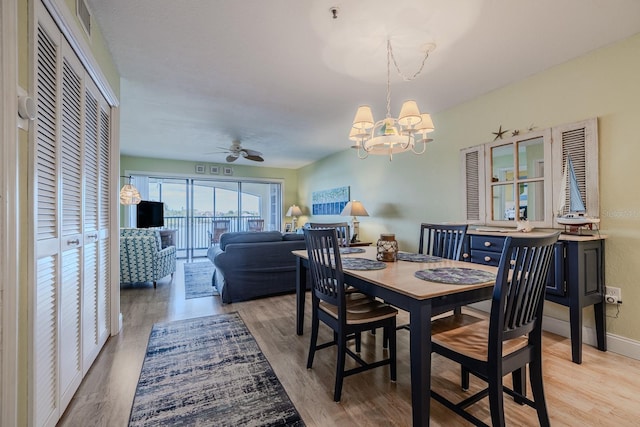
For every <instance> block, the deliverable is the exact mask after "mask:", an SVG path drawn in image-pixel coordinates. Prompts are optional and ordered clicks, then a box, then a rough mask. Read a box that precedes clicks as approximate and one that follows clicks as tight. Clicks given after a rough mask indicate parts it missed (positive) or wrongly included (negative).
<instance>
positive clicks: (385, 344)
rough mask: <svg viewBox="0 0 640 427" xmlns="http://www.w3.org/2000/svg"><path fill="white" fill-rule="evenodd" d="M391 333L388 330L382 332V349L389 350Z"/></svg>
mask: <svg viewBox="0 0 640 427" xmlns="http://www.w3.org/2000/svg"><path fill="white" fill-rule="evenodd" d="M389 338H390V337H389V331H388V330H387V328H384V329H383V330H382V348H389Z"/></svg>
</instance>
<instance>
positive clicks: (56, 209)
mask: <svg viewBox="0 0 640 427" xmlns="http://www.w3.org/2000/svg"><path fill="white" fill-rule="evenodd" d="M46 18H47V17H42V18H41V19H39V21H38V24H37V28H36V38H35V45H36V47H35V54H36V78H35V79H36V81H35V87H36V105H37V111H38V116H37V120H36V121H35V122H34V125H35V126H34V130H35V144H34V152H35V153H34V157H35V160H34V168H33V171H34V177H33V179H34V184H35V185H34V191H35V206H34V221H35V227H34V229H35V231H34V234H35V243H36V244H35V258H36V260H35V263H36V267H35V274H34V276H35V278H34V287H35V292H34V301H33V303H32V307H33V311H34V312H33V314H32V317H33V330H32V337H31V341H32V346H31V347H32V350H31V353H32V361H31V364H32V365H33V366H32V369H31V371H32V372H33V379H32V382H31V384H30V387H31V389H32V391H31V393H30V395H31V399H30V401H29V413H30V415H31V418H30V424H31V425H34V426H46V425H55V424H56V421H57V420H58V416H59V415H58V414H59V411H60V393H59V387H58V379H59V367H58V343H59V335H58V330H59V328H58V321H59V315H58V300H59V298H60V294H59V292H60V274H61V273H60V272H61V268H60V267H61V256H60V225H59V221H60V204H59V195H60V188H59V182H58V177H59V172H60V153H59V151H60V144H59V143H58V141H59V138H60V116H59V114H60V107H59V104H60V99H61V97H60V93H61V89H60V85H59V82H58V68H59V63H60V58H61V56H62V54H61V47H60V36H59V35H58V29H57V28H56V27H55V25H53V22H52V21H51V19H46Z"/></svg>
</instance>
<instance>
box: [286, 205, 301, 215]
mask: <svg viewBox="0 0 640 427" xmlns="http://www.w3.org/2000/svg"><path fill="white" fill-rule="evenodd" d="M300 215H302V210H301V209H300V208H299V207H298V206H296V205H291V207H290V208H289V210H288V211H287V213H286V215H285V216H300Z"/></svg>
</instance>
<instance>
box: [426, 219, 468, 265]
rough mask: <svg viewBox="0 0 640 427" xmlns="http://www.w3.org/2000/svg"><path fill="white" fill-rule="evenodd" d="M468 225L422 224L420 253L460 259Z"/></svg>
mask: <svg viewBox="0 0 640 427" xmlns="http://www.w3.org/2000/svg"><path fill="white" fill-rule="evenodd" d="M467 227H468V226H467V224H458V225H448V224H447V225H445V224H427V223H423V224H421V225H420V243H419V244H418V253H421V254H426V255H433V256H438V257H441V258H447V259H453V260H459V259H460V255H461V253H462V244H463V243H464V238H465V236H466V235H467Z"/></svg>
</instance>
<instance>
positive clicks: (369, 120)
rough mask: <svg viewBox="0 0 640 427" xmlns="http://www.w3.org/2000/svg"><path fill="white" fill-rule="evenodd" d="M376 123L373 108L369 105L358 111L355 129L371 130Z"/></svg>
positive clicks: (360, 107) (361, 107) (354, 123)
mask: <svg viewBox="0 0 640 427" xmlns="http://www.w3.org/2000/svg"><path fill="white" fill-rule="evenodd" d="M374 123H375V122H374V121H373V113H372V112H371V107H369V106H368V105H361V106H359V107H358V111H356V116H355V117H354V118H353V127H354V128H357V129H371V128H372V127H373V124H374Z"/></svg>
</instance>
